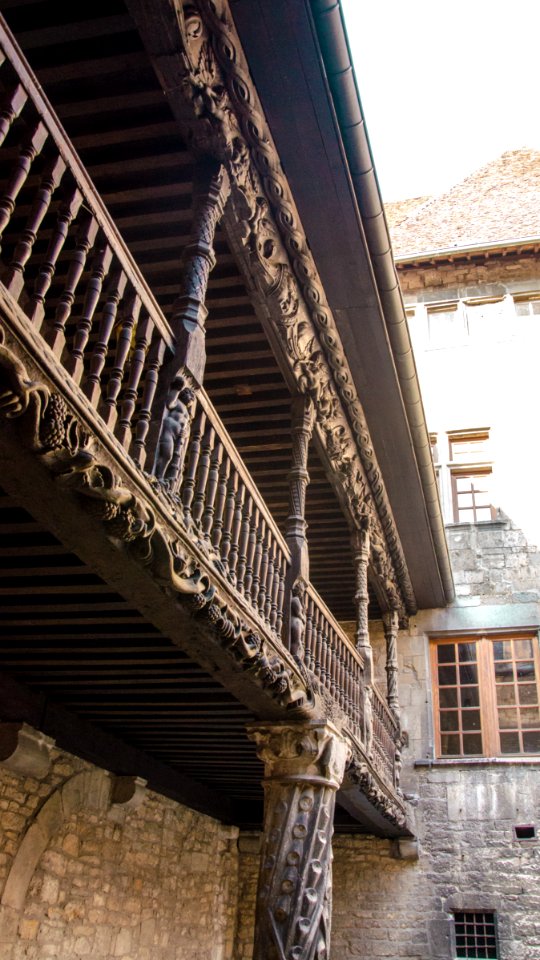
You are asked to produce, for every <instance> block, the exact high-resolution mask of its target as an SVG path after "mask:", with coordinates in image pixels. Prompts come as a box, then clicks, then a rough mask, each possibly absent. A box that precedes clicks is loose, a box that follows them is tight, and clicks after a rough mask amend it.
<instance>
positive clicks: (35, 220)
mask: <svg viewBox="0 0 540 960" xmlns="http://www.w3.org/2000/svg"><path fill="white" fill-rule="evenodd" d="M65 170H66V162H65V160H63V158H62V157H56V158H55V159H54V160H52V161H51V162H50V163H48V164H47V167H46V168H45V171H44V173H43V176H42V178H41V182H40V185H39V189H38V191H37V193H36V195H35V197H34V202H33V203H32V209H31V211H30V215H29V217H28V220H27V221H26V224H25V226H24V228H23V229H22V231H21V233H20V234H19V239H18V241H17V245H16V247H15V250H14V251H13V257H12V258H11V262H10V265H9V269H8V270H7V272H6V274H5V276H4V277H3V282H4V285H5V286H6V287H7V289H8V290H9V292H10V293H11V295H12V296H13V297H14V298H15V299H16V300H18V299H19V297H20V295H21V291H22V288H23V286H24V270H25V267H26V264H27V263H28V261H29V259H30V255H31V253H32V249H33V247H34V243H35V242H36V237H37V233H38V230H39V228H40V226H41V223H42V221H43V217H44V216H45V214H46V213H47V210H48V209H49V206H50V204H51V200H52V195H53V193H54V191H55V190H56V189H57V187H58V185H59V183H60V180H61V179H62V177H63V175H64V173H65Z"/></svg>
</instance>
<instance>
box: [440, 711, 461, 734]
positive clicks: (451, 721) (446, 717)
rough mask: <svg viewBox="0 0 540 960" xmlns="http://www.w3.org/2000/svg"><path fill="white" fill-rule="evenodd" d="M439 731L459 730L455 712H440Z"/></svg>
mask: <svg viewBox="0 0 540 960" xmlns="http://www.w3.org/2000/svg"><path fill="white" fill-rule="evenodd" d="M441 730H459V714H458V712H457V710H442V711H441Z"/></svg>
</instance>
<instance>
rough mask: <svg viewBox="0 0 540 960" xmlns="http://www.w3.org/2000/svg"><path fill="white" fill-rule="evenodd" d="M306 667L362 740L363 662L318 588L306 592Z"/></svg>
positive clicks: (311, 588)
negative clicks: (336, 703) (318, 591)
mask: <svg viewBox="0 0 540 960" xmlns="http://www.w3.org/2000/svg"><path fill="white" fill-rule="evenodd" d="M305 658H306V667H307V668H308V670H311V671H312V672H313V673H314V674H315V676H316V677H317V678H318V680H319V681H320V683H321V684H322V686H323V687H324V688H325V689H326V690H327V691H328V693H329V694H330V696H331V697H332V698H333V699H334V700H336V701H337V702H338V704H339V706H340V707H341V709H342V710H343V711H344V713H345V714H346V715H347V717H348V725H349V727H350V730H351V733H353V735H354V736H355V738H356V739H357V740H358V741H359V742H360V743H362V742H363V741H364V706H363V692H362V690H363V687H362V675H363V671H364V663H363V660H362V657H361V656H360V654H359V653H358V651H357V650H356V649H355V647H354V644H353V643H352V641H351V640H350V639H349V637H348V636H347V634H346V633H345V631H344V630H343V629H342V628H341V627H340V625H339V623H338V622H337V620H335V619H334V617H333V616H332V614H331V613H330V611H329V609H328V607H327V606H326V604H325V603H324V600H322V599H321V597H320V596H319V594H318V593H317V591H316V590H315V589H314V588H313V587H312V586H311V585H310V586H309V587H308V589H307V591H306V633H305Z"/></svg>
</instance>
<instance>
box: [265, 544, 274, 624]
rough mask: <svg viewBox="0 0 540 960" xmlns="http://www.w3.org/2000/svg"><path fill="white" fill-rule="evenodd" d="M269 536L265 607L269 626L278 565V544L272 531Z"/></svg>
mask: <svg viewBox="0 0 540 960" xmlns="http://www.w3.org/2000/svg"><path fill="white" fill-rule="evenodd" d="M267 536H268V541H269V543H268V566H267V569H266V585H265V587H266V603H265V605H264V619H265V620H266V622H267V623H268V624H270V622H271V614H272V595H273V589H274V570H275V565H276V543H275V540H274V538H273V536H272V532H271V530H268V531H267Z"/></svg>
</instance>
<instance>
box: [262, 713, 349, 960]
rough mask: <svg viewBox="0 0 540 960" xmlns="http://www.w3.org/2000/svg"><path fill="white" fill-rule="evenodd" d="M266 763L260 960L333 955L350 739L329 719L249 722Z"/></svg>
mask: <svg viewBox="0 0 540 960" xmlns="http://www.w3.org/2000/svg"><path fill="white" fill-rule="evenodd" d="M248 736H249V737H250V739H252V740H255V742H256V744H257V752H258V755H259V758H260V759H261V760H262V761H263V763H264V765H265V777H264V781H263V785H264V791H265V813H264V837H263V846H262V852H261V867H260V874H259V886H258V895H257V907H256V922H255V951H254V957H255V960H282V958H283V957H292V958H298V960H300V958H302V960H316V958H320V957H323V956H328V955H329V947H330V924H331V909H332V901H331V862H332V849H331V841H332V832H333V817H334V807H335V796H336V791H337V790H338V789H339V787H340V785H341V782H342V780H343V775H344V771H345V765H346V762H347V759H348V755H349V744H348V741H347V740H346V739H345V738H344V737H343V736H342V735H341V734H340V733H339V732H338V730H337V729H336V728H335V727H334V726H333V725H332V724H331V723H325V722H323V721H312V722H310V723H305V724H299V725H292V724H281V725H278V724H271V723H269V724H258V725H253V726H251V727H249V728H248Z"/></svg>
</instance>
